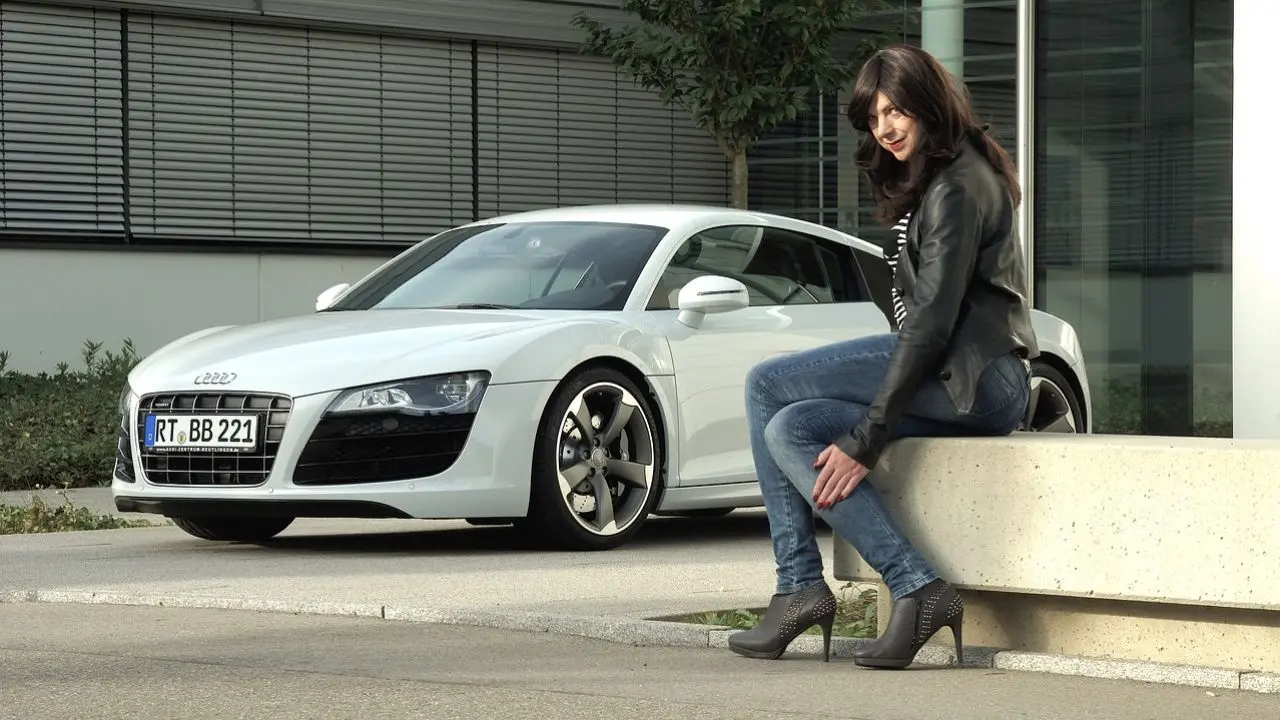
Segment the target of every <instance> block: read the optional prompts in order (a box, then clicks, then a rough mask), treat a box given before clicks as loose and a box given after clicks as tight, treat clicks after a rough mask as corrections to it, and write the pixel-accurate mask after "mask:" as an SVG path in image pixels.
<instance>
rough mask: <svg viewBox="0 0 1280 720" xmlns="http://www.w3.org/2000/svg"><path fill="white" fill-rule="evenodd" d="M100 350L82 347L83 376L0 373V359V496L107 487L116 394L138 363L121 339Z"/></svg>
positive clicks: (4, 357) (2, 358)
mask: <svg viewBox="0 0 1280 720" xmlns="http://www.w3.org/2000/svg"><path fill="white" fill-rule="evenodd" d="M101 350H102V343H96V342H92V341H86V342H85V345H84V350H83V351H82V361H83V363H84V368H83V369H81V370H76V371H72V370H71V369H70V366H69V365H68V364H67V363H65V362H63V363H59V364H58V367H57V370H56V372H53V373H44V372H42V373H39V374H36V375H29V374H24V373H18V372H15V371H12V370H8V369H7V368H6V366H7V365H8V360H9V353H7V352H0V458H3V459H4V460H3V462H0V490H30V489H35V488H41V487H56V488H73V487H94V486H100V485H109V484H110V483H111V470H112V468H113V467H114V465H115V456H116V428H117V427H118V426H119V422H120V417H119V414H118V413H119V410H118V408H119V403H120V392H121V391H122V390H123V389H124V385H125V381H126V379H127V378H128V375H129V371H130V370H132V369H133V367H134V366H135V365H136V364H137V363H138V361H139V360H140V359H141V358H139V356H138V354H137V352H135V350H134V347H133V343H132V342H131V341H129V340H125V341H124V344H123V346H122V348H121V351H120V352H119V353H113V352H111V351H107V352H105V353H103V352H101Z"/></svg>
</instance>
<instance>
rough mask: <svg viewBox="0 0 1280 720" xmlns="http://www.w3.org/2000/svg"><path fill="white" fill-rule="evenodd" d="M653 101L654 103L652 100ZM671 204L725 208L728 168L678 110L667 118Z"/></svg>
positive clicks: (713, 146) (711, 144)
mask: <svg viewBox="0 0 1280 720" xmlns="http://www.w3.org/2000/svg"><path fill="white" fill-rule="evenodd" d="M653 102H657V100H656V99H655V100H654V101H653ZM671 159H672V168H673V169H672V177H671V201H672V202H677V203H695V204H700V205H707V204H709V205H728V204H730V202H732V200H731V197H730V177H731V176H730V166H729V162H728V159H727V158H726V157H725V155H724V153H723V152H722V151H721V150H720V148H719V147H717V146H716V144H715V141H714V140H712V139H711V136H710V135H708V134H707V132H706V131H705V130H702V129H700V128H699V127H697V126H696V125H694V124H693V120H692V118H690V117H689V113H688V112H687V111H686V110H685V109H684V108H681V107H676V108H674V109H673V111H672V117H671Z"/></svg>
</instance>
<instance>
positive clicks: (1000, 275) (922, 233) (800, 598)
mask: <svg viewBox="0 0 1280 720" xmlns="http://www.w3.org/2000/svg"><path fill="white" fill-rule="evenodd" d="M848 117H849V122H850V123H852V124H853V126H854V127H855V128H856V129H858V130H861V131H863V132H865V133H867V135H866V138H865V140H864V142H863V144H862V146H861V147H860V148H859V149H858V152H857V162H858V165H859V167H861V168H862V169H863V170H864V171H865V172H866V176H867V178H868V180H869V181H870V184H871V188H872V191H873V194H874V197H875V198H876V201H877V204H878V207H879V216H880V219H881V221H882V222H884V223H885V224H886V225H890V226H892V227H893V228H894V233H892V235H893V236H894V237H893V238H892V240H891V241H890V242H889V243H888V244H887V246H886V252H885V257H886V261H887V262H888V265H889V268H890V269H891V270H892V272H893V276H894V282H893V298H892V300H893V313H892V317H890V322H891V324H892V326H893V328H894V330H895V332H891V333H888V334H884V335H878V336H873V337H864V338H859V339H856V340H847V341H844V342H838V343H835V344H832V345H827V346H824V347H819V348H815V349H812V350H807V351H803V352H800V353H796V354H792V355H786V356H781V357H778V358H773V359H770V360H767V361H765V362H763V363H761V364H759V365H758V366H756V367H755V368H753V369H752V371H751V373H750V375H749V377H748V380H747V398H746V399H747V417H748V424H749V427H750V433H751V450H752V452H753V454H754V456H755V464H756V472H757V478H758V481H759V483H760V488H761V492H762V494H763V499H764V505H765V510H766V511H767V513H768V517H769V528H770V533H771V535H772V537H773V552H774V559H775V561H776V563H777V591H776V594H775V595H774V596H773V598H772V600H771V601H770V603H769V607H768V610H767V611H766V613H765V615H764V617H763V618H762V619H761V621H760V624H759V625H758V626H757V627H755V628H754V629H752V630H749V631H746V632H742V633H738V634H735V635H733V636H731V637H730V638H729V646H730V647H731V648H732V649H733V650H734V651H735V652H737V653H739V654H742V655H746V656H748V657H759V658H776V657H778V656H780V655H781V654H782V653H783V652H784V651H785V650H786V648H787V645H788V644H789V643H790V642H791V641H792V640H793V639H794V638H795V637H796V636H798V635H799V634H800V633H802V632H804V631H805V630H806V629H808V628H809V627H812V626H813V625H815V624H816V625H819V626H821V628H822V631H823V644H824V656H823V659H824V661H825V660H827V659H829V658H830V647H831V626H832V623H833V622H834V620H835V611H836V600H835V596H834V595H833V594H832V592H831V589H830V588H829V587H828V586H827V584H826V582H825V581H824V580H823V565H822V556H821V554H820V553H819V551H818V544H817V541H816V538H815V534H814V519H813V514H814V510H815V509H816V512H817V514H818V515H819V516H821V517H822V519H823V520H825V521H826V522H827V524H828V525H830V526H831V527H832V528H833V529H834V530H835V531H836V532H837V533H839V534H840V535H841V536H842V537H844V538H846V539H847V540H848V541H849V542H850V544H851V545H852V546H853V547H854V548H855V549H856V550H857V551H858V553H859V554H860V555H862V557H863V558H864V559H865V560H866V561H867V563H868V564H869V565H870V566H871V567H872V568H874V569H875V570H876V571H877V572H879V573H880V576H881V577H882V579H883V580H884V583H885V584H886V585H887V586H888V588H889V591H890V593H891V594H892V598H893V609H892V615H891V617H890V619H889V622H888V625H887V629H886V630H885V633H884V635H883V636H881V637H880V638H879V639H877V640H875V641H873V642H871V643H870V644H868V645H867V646H866V647H865V649H862V650H860V651H859V652H858V653H856V654H855V656H854V661H855V662H856V663H857V664H858V665H863V666H868V667H880V668H903V667H906V666H908V665H910V664H911V663H912V661H913V660H914V659H915V655H916V653H917V652H918V651H919V649H920V647H921V646H922V645H923V644H924V642H925V641H926V640H928V639H929V638H930V637H932V636H933V634H934V633H936V632H937V631H938V630H940V629H941V628H943V627H950V628H951V631H952V633H953V634H954V637H955V643H956V653H957V655H959V656H960V659H961V661H963V655H962V654H961V653H962V650H961V632H960V630H961V624H962V622H963V619H964V606H963V603H962V602H961V600H960V598H959V596H958V595H957V594H956V592H955V590H954V589H953V588H952V587H951V586H950V585H948V584H947V583H946V581H944V580H943V579H941V578H940V577H939V575H938V572H937V570H935V569H934V567H933V566H932V565H930V563H929V561H928V560H927V559H925V558H924V557H923V556H922V555H921V553H920V551H919V550H917V549H916V548H915V547H914V546H912V544H911V541H910V540H908V539H907V537H906V536H905V535H904V534H903V533H902V531H901V530H900V529H899V528H898V526H897V525H896V524H895V523H894V521H893V519H892V518H891V517H890V516H889V513H888V512H887V511H886V509H885V507H884V505H883V504H882V503H881V500H880V496H879V495H878V494H877V492H876V490H875V489H874V488H873V487H872V486H871V484H870V483H869V482H868V481H867V480H865V479H864V478H866V476H867V474H868V473H869V472H871V471H872V470H874V469H875V467H876V463H877V461H878V460H879V458H880V455H881V453H882V452H883V451H884V449H885V446H886V444H887V443H888V442H890V441H891V440H894V439H896V438H902V437H932V436H982V435H988V436H991V435H1007V434H1009V433H1011V432H1013V431H1014V430H1015V429H1017V427H1018V425H1019V423H1020V422H1021V420H1022V418H1023V415H1024V414H1025V413H1026V409H1027V401H1028V394H1029V386H1028V385H1029V365H1028V360H1029V359H1030V358H1034V357H1035V356H1036V355H1037V354H1038V353H1039V348H1038V347H1037V345H1036V341H1035V336H1034V333H1033V331H1032V327H1031V318H1030V308H1029V307H1028V301H1027V286H1026V261H1025V259H1024V258H1023V255H1022V248H1021V245H1020V243H1019V242H1018V238H1017V232H1016V228H1015V218H1014V209H1015V208H1016V207H1017V205H1018V203H1019V201H1020V200H1021V192H1020V189H1019V186H1018V181H1017V176H1016V173H1015V171H1014V167H1013V163H1012V161H1011V160H1010V158H1009V156H1008V154H1006V153H1005V151H1004V150H1003V149H1001V147H1000V145H999V144H998V143H997V142H996V141H995V139H994V138H992V137H991V135H990V134H988V133H987V131H986V128H985V127H984V126H982V125H980V124H979V123H978V121H977V120H976V119H975V117H974V112H973V109H972V108H971V107H970V104H969V99H968V94H967V92H966V91H965V89H964V87H963V86H962V85H961V84H960V83H959V82H958V81H957V80H956V79H955V78H954V77H953V76H951V75H950V74H949V73H948V72H947V71H946V70H945V69H944V68H943V67H942V66H941V65H940V64H939V63H938V62H937V60H935V59H934V58H933V57H932V56H931V55H929V54H928V53H926V52H924V51H923V50H920V49H918V48H915V47H911V46H907V45H896V46H893V47H889V48H886V49H884V50H881V51H880V52H878V53H876V55H875V56H874V57H872V58H871V59H870V60H868V61H867V63H866V64H865V65H864V66H863V68H862V70H861V72H860V73H859V74H858V78H857V81H856V82H855V85H854V90H853V97H852V100H851V102H850V103H849V115H848Z"/></svg>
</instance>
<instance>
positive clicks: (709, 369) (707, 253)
mask: <svg viewBox="0 0 1280 720" xmlns="http://www.w3.org/2000/svg"><path fill="white" fill-rule="evenodd" d="M701 275H722V276H725V277H730V278H733V279H736V280H739V281H741V282H742V283H743V284H744V285H746V287H747V292H748V295H749V297H750V300H749V305H748V307H746V308H743V309H741V310H736V311H733V312H728V313H722V314H712V315H707V316H706V317H705V318H704V320H703V322H702V324H701V326H700V327H698V328H696V329H695V328H690V327H688V326H686V325H683V324H681V323H679V322H677V321H676V314H677V310H676V303H677V298H678V296H679V291H680V288H682V287H684V285H685V284H686V283H688V282H689V281H690V280H692V279H693V278H695V277H698V276H701ZM648 309H649V311H650V312H654V313H659V314H661V315H662V316H663V323H664V329H665V331H666V333H667V337H668V338H669V340H670V345H671V354H672V362H673V364H674V368H675V374H676V396H677V414H678V415H677V421H678V423H679V433H678V436H679V442H680V452H679V455H678V457H679V467H678V468H675V470H676V473H675V475H676V478H675V479H674V483H673V484H679V485H680V486H683V487H688V486H694V485H718V484H728V483H743V482H755V464H754V462H753V460H752V456H751V449H750V445H749V442H748V437H747V424H746V415H745V410H746V408H745V384H746V376H747V373H748V371H749V370H750V369H751V368H752V367H753V366H754V365H756V364H757V363H759V362H761V361H762V360H765V359H767V358H770V357H773V356H776V355H780V354H785V353H791V352H795V351H798V350H805V349H808V348H812V347H816V346H818V345H823V344H827V343H831V342H835V341H837V340H844V339H849V338H853V337H857V336H860V335H866V334H871V333H877V332H885V331H886V330H887V329H888V324H887V322H886V320H885V316H884V315H883V313H881V312H880V311H879V309H877V308H876V306H875V305H874V304H872V303H871V302H869V297H868V293H867V288H866V284H865V282H863V281H862V277H861V274H860V273H859V271H858V269H857V266H856V265H855V263H854V262H853V258H852V256H851V254H850V252H849V248H848V247H847V246H845V245H843V244H840V243H834V242H831V241H829V240H826V239H823V238H818V237H814V236H811V235H807V234H803V233H797V232H793V231H789V230H783V229H780V228H776V227H766V226H756V225H733V226H723V227H717V228H712V229H709V230H705V231H702V232H699V233H696V234H694V235H692V236H691V237H690V238H688V239H687V240H686V241H685V243H684V244H683V245H682V246H681V248H680V249H679V250H678V251H677V252H676V253H675V255H674V256H673V258H672V260H671V261H670V263H669V264H668V266H667V267H666V268H665V270H664V272H663V273H662V276H661V277H660V279H659V281H658V283H657V286H656V288H655V290H654V293H653V295H652V297H651V298H650V301H649V306H648Z"/></svg>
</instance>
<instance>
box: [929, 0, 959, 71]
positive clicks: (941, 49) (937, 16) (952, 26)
mask: <svg viewBox="0 0 1280 720" xmlns="http://www.w3.org/2000/svg"><path fill="white" fill-rule="evenodd" d="M920 47H922V48H924V49H925V50H928V51H929V53H931V54H932V55H933V56H934V57H936V58H938V62H940V63H942V64H943V65H944V66H945V67H946V68H947V69H948V70H950V71H951V72H952V73H953V74H955V76H956V77H957V78H961V79H963V78H964V0H921V3H920Z"/></svg>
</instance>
